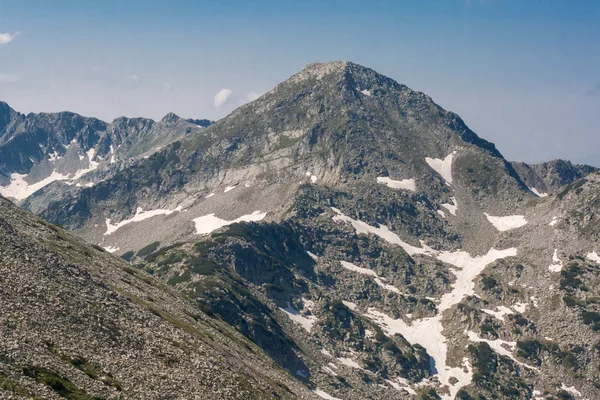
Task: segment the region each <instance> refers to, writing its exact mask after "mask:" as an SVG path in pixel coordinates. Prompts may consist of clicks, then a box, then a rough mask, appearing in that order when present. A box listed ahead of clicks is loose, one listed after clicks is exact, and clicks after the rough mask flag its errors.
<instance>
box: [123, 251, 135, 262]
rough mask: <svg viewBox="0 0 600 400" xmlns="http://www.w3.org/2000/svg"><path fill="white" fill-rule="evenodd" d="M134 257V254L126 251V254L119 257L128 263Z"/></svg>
mask: <svg viewBox="0 0 600 400" xmlns="http://www.w3.org/2000/svg"><path fill="white" fill-rule="evenodd" d="M134 255H135V253H134V252H133V251H128V252H127V253H124V254H123V255H122V256H121V259H123V260H125V261H127V262H129V261H131V259H132V258H133V256H134Z"/></svg>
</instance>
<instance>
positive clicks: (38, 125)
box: [0, 102, 210, 207]
mask: <svg viewBox="0 0 600 400" xmlns="http://www.w3.org/2000/svg"><path fill="white" fill-rule="evenodd" d="M209 125H210V121H207V120H201V121H200V120H199V121H195V122H188V121H186V120H184V119H182V118H179V117H178V116H176V115H175V114H168V115H166V116H165V117H164V118H163V119H162V120H160V121H158V122H155V121H153V120H151V119H147V118H124V117H122V118H117V119H115V120H114V121H113V122H111V123H106V122H103V121H100V120H98V119H96V118H87V117H82V116H80V115H78V114H74V113H70V112H62V113H56V114H49V113H41V114H33V113H31V114H28V115H23V114H21V113H18V112H16V111H14V110H13V109H12V108H10V107H9V106H8V105H7V104H6V103H2V102H0V194H2V195H4V196H6V197H10V198H13V199H15V200H17V201H21V200H24V199H26V198H28V197H29V196H31V195H32V194H34V193H35V192H37V191H38V190H40V189H42V188H44V189H45V190H46V191H48V190H50V189H51V188H52V189H53V191H54V192H58V194H56V193H55V195H54V197H53V196H46V197H48V198H49V199H54V198H55V197H56V196H59V195H60V193H61V192H62V191H70V192H72V191H75V192H77V191H78V190H77V189H74V188H69V187H68V186H74V187H85V186H92V185H94V184H95V183H97V182H98V181H100V180H102V179H106V178H107V177H108V176H111V175H112V174H113V173H114V172H115V171H117V170H118V169H120V168H122V167H123V166H124V165H127V163H130V162H132V161H133V160H136V159H139V158H142V157H148V156H149V155H150V154H152V153H153V152H155V151H157V149H160V148H162V147H164V146H166V145H168V144H169V143H172V142H173V141H175V140H177V139H180V138H182V137H183V136H185V135H187V134H190V133H192V132H195V131H198V130H200V129H201V128H204V127H206V126H209ZM54 182H57V183H54ZM52 183H54V184H53V185H51V184H52ZM48 185H50V187H48ZM40 195H41V194H40V193H38V197H42V198H41V199H40V198H38V199H37V200H36V201H37V203H40V204H41V207H45V206H47V202H48V201H49V199H47V198H45V197H44V196H40Z"/></svg>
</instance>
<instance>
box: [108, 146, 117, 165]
mask: <svg viewBox="0 0 600 400" xmlns="http://www.w3.org/2000/svg"><path fill="white" fill-rule="evenodd" d="M116 162H117V159H116V158H115V148H114V147H113V145H112V144H111V145H110V163H111V164H114V163H116Z"/></svg>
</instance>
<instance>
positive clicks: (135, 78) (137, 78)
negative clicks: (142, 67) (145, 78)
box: [131, 74, 140, 82]
mask: <svg viewBox="0 0 600 400" xmlns="http://www.w3.org/2000/svg"><path fill="white" fill-rule="evenodd" d="M131 80H132V81H134V82H138V81H139V80H140V77H139V76H137V74H133V75H131Z"/></svg>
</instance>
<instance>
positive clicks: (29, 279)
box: [0, 197, 318, 400]
mask: <svg viewBox="0 0 600 400" xmlns="http://www.w3.org/2000/svg"><path fill="white" fill-rule="evenodd" d="M0 243H2V246H0V283H1V285H0V294H1V295H0V306H1V307H2V313H1V315H0V322H1V324H0V326H1V328H0V329H1V334H2V340H0V355H1V358H0V398H3V399H30V398H36V399H59V398H60V399H63V398H64V399H81V400H88V399H89V400H92V399H123V398H138V399H139V398H145V399H158V398H161V399H164V398H196V399H215V398H223V399H225V398H227V399H247V398H261V399H262V398H264V399H282V398H287V399H292V398H318V397H317V396H316V395H315V394H312V393H311V391H310V390H309V389H307V388H306V387H304V386H303V385H300V384H299V383H297V382H294V380H293V379H291V378H290V377H288V376H287V375H286V373H285V372H284V371H282V370H281V369H278V368H275V367H273V366H272V361H271V360H270V359H269V358H268V357H267V356H266V355H265V354H264V353H263V352H262V351H261V350H260V349H259V348H257V347H256V346H255V345H254V344H252V343H251V342H249V341H247V340H246V339H245V338H244V337H243V336H241V335H240V334H239V333H237V332H236V331H235V330H233V329H232V328H231V327H229V326H227V325H226V324H224V323H223V322H221V321H219V320H217V319H215V318H211V317H209V316H207V315H206V314H205V313H203V312H201V311H199V310H198V309H197V307H194V306H193V305H192V304H191V303H190V302H189V301H188V300H186V299H184V298H183V297H182V296H180V295H179V294H177V293H176V292H174V291H172V290H171V289H170V288H168V287H167V286H166V285H164V284H162V283H160V282H159V281H158V280H156V279H154V278H152V277H149V276H148V275H146V274H143V273H140V272H138V271H136V270H135V269H133V268H131V267H130V266H128V265H127V264H126V263H125V262H123V261H121V260H119V259H118V258H116V257H113V256H111V255H109V254H108V253H106V252H105V251H104V250H102V249H100V248H97V247H94V246H90V245H89V244H86V243H84V242H83V241H82V240H81V239H78V238H76V237H74V236H73V235H71V234H70V233H68V232H66V231H64V230H63V229H61V228H59V227H57V226H54V225H52V224H49V223H47V222H45V221H43V220H41V219H40V218H38V217H35V216H33V215H32V214H30V213H27V212H25V211H23V210H20V209H18V208H17V207H15V206H14V205H13V204H12V203H10V202H9V201H7V200H6V199H4V198H2V197H0ZM224 371H226V373H223V372H224Z"/></svg>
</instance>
